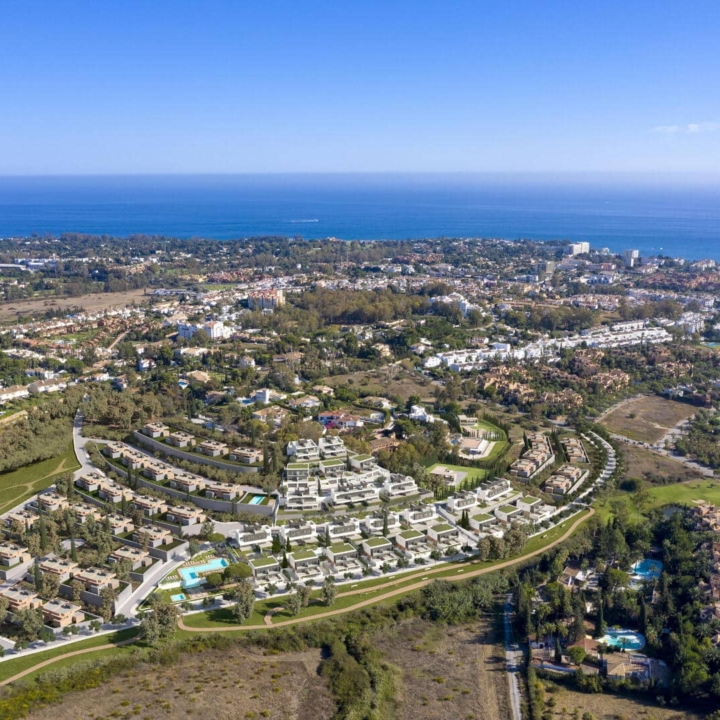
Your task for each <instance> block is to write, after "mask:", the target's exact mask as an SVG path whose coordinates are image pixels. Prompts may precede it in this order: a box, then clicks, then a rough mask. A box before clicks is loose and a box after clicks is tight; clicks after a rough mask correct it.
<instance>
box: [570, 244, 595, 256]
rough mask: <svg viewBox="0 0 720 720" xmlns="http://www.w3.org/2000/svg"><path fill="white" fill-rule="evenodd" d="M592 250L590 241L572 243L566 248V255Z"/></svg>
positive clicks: (581, 253)
mask: <svg viewBox="0 0 720 720" xmlns="http://www.w3.org/2000/svg"><path fill="white" fill-rule="evenodd" d="M589 252H590V243H589V242H576V243H570V244H569V245H568V246H567V247H566V248H565V254H566V255H571V256H572V255H584V254H586V253H589Z"/></svg>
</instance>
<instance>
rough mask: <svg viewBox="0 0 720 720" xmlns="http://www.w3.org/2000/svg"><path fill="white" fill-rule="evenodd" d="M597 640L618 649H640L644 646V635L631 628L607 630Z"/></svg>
mask: <svg viewBox="0 0 720 720" xmlns="http://www.w3.org/2000/svg"><path fill="white" fill-rule="evenodd" d="M598 642H601V643H605V645H609V646H610V647H613V648H617V649H618V650H642V648H644V647H645V636H644V635H641V634H640V633H636V632H634V631H633V630H623V629H622V628H617V629H610V630H608V631H607V632H606V633H605V635H603V636H602V637H601V638H600V639H599V640H598Z"/></svg>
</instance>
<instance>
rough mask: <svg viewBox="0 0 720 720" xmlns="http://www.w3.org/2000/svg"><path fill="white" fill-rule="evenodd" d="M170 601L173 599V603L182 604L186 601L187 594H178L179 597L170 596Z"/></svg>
mask: <svg viewBox="0 0 720 720" xmlns="http://www.w3.org/2000/svg"><path fill="white" fill-rule="evenodd" d="M170 599H171V600H172V601H173V602H182V601H183V600H184V599H185V594H184V593H178V594H177V595H171V596H170Z"/></svg>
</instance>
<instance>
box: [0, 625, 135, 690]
mask: <svg viewBox="0 0 720 720" xmlns="http://www.w3.org/2000/svg"><path fill="white" fill-rule="evenodd" d="M136 639H137V638H134V637H131V638H128V639H127V640H121V641H120V642H116V643H106V644H105V645H98V646H97V647H91V648H84V649H83V650H73V651H72V652H69V653H65V654H64V655H57V656H56V657H53V658H50V659H48V660H43V661H42V662H40V663H38V664H37V665H33V666H32V667H29V668H26V669H25V670H22V671H21V672H19V673H16V674H15V675H13V676H12V677H9V678H7V680H3V681H2V682H0V687H4V686H5V685H9V684H10V683H13V682H15V681H16V680H20V679H21V678H24V677H25V676H26V675H30V673H34V672H35V671H36V670H40V669H41V668H44V667H47V666H48V665H52V664H53V663H56V662H58V660H65V659H66V658H70V657H75V656H76V655H85V654H86V653H91V652H97V651H98V650H109V649H110V648H115V647H122V646H123V645H130V643H134V642H135V640H136Z"/></svg>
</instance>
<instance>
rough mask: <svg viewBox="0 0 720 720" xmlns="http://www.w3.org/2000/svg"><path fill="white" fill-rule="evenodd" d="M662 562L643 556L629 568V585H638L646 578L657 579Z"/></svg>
mask: <svg viewBox="0 0 720 720" xmlns="http://www.w3.org/2000/svg"><path fill="white" fill-rule="evenodd" d="M662 569H663V564H662V563H661V562H660V561H659V560H651V559H650V558H645V559H644V560H641V561H640V562H636V563H635V564H634V565H633V566H632V567H631V568H630V587H636V586H639V585H640V583H642V582H644V581H646V580H657V579H658V578H659V577H660V573H661V572H662Z"/></svg>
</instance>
